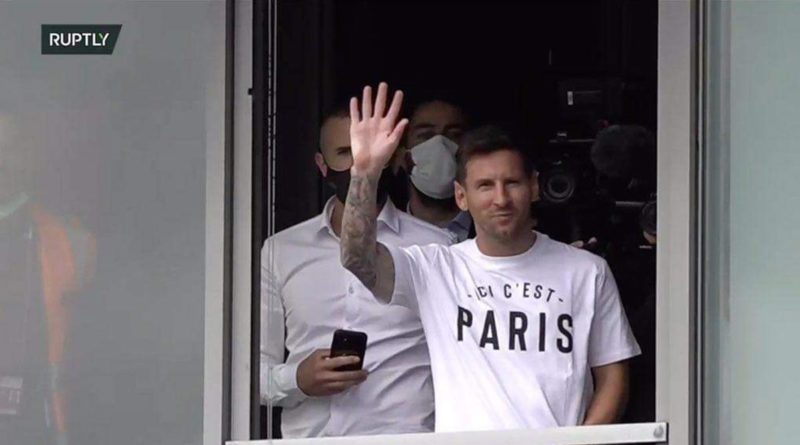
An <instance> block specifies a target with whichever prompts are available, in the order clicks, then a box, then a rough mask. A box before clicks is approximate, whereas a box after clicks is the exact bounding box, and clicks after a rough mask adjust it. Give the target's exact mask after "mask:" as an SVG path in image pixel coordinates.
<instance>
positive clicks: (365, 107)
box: [361, 85, 372, 119]
mask: <svg viewBox="0 0 800 445" xmlns="http://www.w3.org/2000/svg"><path fill="white" fill-rule="evenodd" d="M361 115H362V116H364V119H369V118H371V117H372V87H371V86H369V85H367V86H365V87H364V93H363V95H362V98H361Z"/></svg>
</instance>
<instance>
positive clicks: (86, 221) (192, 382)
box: [0, 1, 225, 445]
mask: <svg viewBox="0 0 800 445" xmlns="http://www.w3.org/2000/svg"><path fill="white" fill-rule="evenodd" d="M224 13H225V3H224V2H223V1H160V2H155V1H147V2H145V1H126V2H55V1H53V2H46V3H42V2H28V1H18V2H1V3H0V109H2V113H0V115H5V116H12V117H11V118H9V119H7V120H13V121H15V122H16V128H17V129H18V132H17V136H18V137H15V139H13V142H10V140H11V139H10V136H9V134H10V132H5V133H0V141H2V142H3V145H1V146H0V147H1V148H0V150H3V152H2V153H3V155H2V156H3V158H0V159H10V158H12V157H14V156H16V157H17V158H22V159H23V161H21V162H19V163H18V164H17V165H22V166H23V167H22V173H23V174H21V175H19V174H17V175H15V176H16V178H15V179H14V180H13V181H14V182H15V183H16V184H24V189H25V191H26V192H27V193H28V194H29V195H30V196H31V197H32V199H33V200H35V202H37V203H39V204H41V205H42V206H43V207H45V208H47V209H48V210H50V211H51V212H53V213H55V214H57V215H59V216H63V217H75V218H77V219H79V220H80V221H81V222H82V223H83V225H84V226H85V227H86V228H87V229H88V230H89V231H90V232H91V233H92V234H93V235H94V236H95V237H96V240H97V259H98V261H97V273H96V276H95V278H94V279H93V280H92V282H91V283H90V284H89V285H88V286H87V287H86V288H84V290H82V291H81V292H80V293H79V294H77V295H74V296H73V297H72V298H71V299H70V300H69V302H68V309H69V310H70V311H71V313H72V314H73V319H74V323H72V326H73V329H71V330H70V332H69V337H68V339H67V345H68V346H67V351H66V357H65V363H64V372H63V380H64V387H65V388H67V392H68V394H69V397H68V402H67V404H66V408H67V418H68V428H69V436H70V443H74V444H86V445H90V444H108V443H114V444H170V445H174V444H189V443H193V444H194V443H200V442H201V441H202V431H203V369H204V368H203V359H204V340H203V338H204V305H203V303H204V292H205V267H206V262H205V258H206V257H205V255H206V251H205V240H206V204H207V203H206V190H205V188H206V168H207V164H206V161H207V153H208V152H209V150H211V151H212V152H213V150H215V147H209V146H208V144H215V146H216V147H218V149H219V150H220V151H221V150H223V147H222V146H221V145H220V144H219V142H220V141H219V139H218V138H217V139H214V140H211V139H210V137H209V136H208V135H209V134H210V132H209V128H207V127H208V121H207V111H208V110H209V108H210V107H212V104H210V103H209V101H210V99H209V98H211V97H219V94H213V95H212V94H209V93H208V92H209V91H212V90H213V91H217V92H220V91H222V89H223V88H224V85H223V79H222V78H220V76H218V75H216V73H218V72H219V68H220V67H221V66H223V64H224V46H223V45H221V44H220V42H224V27H220V26H219V24H220V23H224V20H222V18H224ZM71 23H78V24H122V30H121V32H120V36H119V39H118V41H117V44H116V49H115V51H114V53H113V54H112V55H42V54H41V50H40V32H41V29H40V25H41V24H71ZM212 72H213V74H214V75H210V73H212ZM210 79H211V80H210ZM218 105H219V104H213V107H215V108H214V110H215V111H219V109H218ZM222 118H223V116H222V115H220V116H219V119H220V121H221V119H222ZM216 130H218V129H215V131H216ZM217 133H218V131H217ZM15 152H16V153H17V154H16V155H15V154H14V153H15ZM19 153H24V155H19ZM6 164H8V163H6ZM18 170H19V169H18ZM18 173H19V171H18ZM3 174H4V171H3V170H2V169H0V175H3ZM5 174H6V181H8V183H11V181H12V180H11V179H8V178H10V177H11V176H12V173H9V172H7V171H6V172H5ZM0 183H2V181H0ZM3 184H6V183H3ZM220 254H221V253H220ZM0 255H4V256H6V257H7V258H8V257H10V256H14V255H17V252H11V251H4V252H0ZM3 292H4V291H3V287H2V286H0V296H2V297H7V298H12V296H10V295H3ZM0 323H2V319H0ZM3 360H5V358H4V357H3V356H2V355H0V365H2V361H3ZM0 442H2V440H0Z"/></svg>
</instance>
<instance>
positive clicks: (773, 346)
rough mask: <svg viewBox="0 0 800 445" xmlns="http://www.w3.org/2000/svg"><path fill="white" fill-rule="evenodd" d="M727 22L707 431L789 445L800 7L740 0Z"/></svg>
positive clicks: (796, 277) (794, 425)
mask: <svg viewBox="0 0 800 445" xmlns="http://www.w3.org/2000/svg"><path fill="white" fill-rule="evenodd" d="M723 11H724V8H723ZM729 14H730V16H729V17H730V18H729V22H728V17H727V16H726V14H719V15H718V16H716V17H713V16H712V21H715V24H714V25H713V26H712V28H714V27H716V28H717V29H719V28H720V27H724V26H729V41H727V42H726V41H724V39H725V37H724V35H722V34H714V33H712V35H711V38H712V39H723V41H715V42H712V47H713V48H714V50H713V51H712V53H711V54H710V58H711V59H710V68H711V79H712V82H716V84H715V85H712V87H711V88H710V92H711V93H712V94H711V102H712V105H713V104H714V103H717V104H719V103H723V104H724V103H725V102H726V101H727V102H728V105H727V110H724V109H723V110H722V113H720V111H719V110H716V111H712V121H713V120H715V119H718V118H719V117H720V116H719V115H720V114H724V113H726V112H727V113H729V121H728V122H723V123H722V125H721V126H720V127H719V128H715V129H714V131H712V133H711V134H710V136H711V140H710V141H709V142H710V144H709V145H708V149H709V150H711V151H712V152H715V153H712V156H711V159H712V163H711V164H710V165H709V171H710V173H709V175H710V177H711V179H712V183H714V182H715V181H716V184H721V183H724V182H726V181H727V180H729V189H728V191H727V193H726V191H725V190H722V189H721V188H718V189H716V190H715V191H714V190H712V191H714V193H712V194H711V196H710V201H711V202H709V205H710V206H712V208H713V207H714V206H716V205H717V202H715V201H717V200H720V201H723V202H725V201H727V202H729V208H728V209H727V211H728V212H729V214H728V215H723V214H721V213H720V212H722V211H724V210H720V208H717V213H716V215H713V214H712V221H711V222H713V223H714V224H710V225H709V227H707V231H708V232H709V233H712V234H713V233H714V232H719V231H721V232H723V233H725V236H724V237H722V238H720V240H719V241H718V242H716V243H715V244H714V245H713V246H712V255H713V254H716V255H717V259H718V260H720V261H722V262H725V261H727V264H725V265H724V267H721V268H720V269H718V270H725V269H727V271H728V274H727V275H728V276H727V277H725V276H716V277H712V280H720V281H721V282H720V283H718V286H717V289H716V290H717V292H716V294H714V295H712V296H711V297H712V301H711V303H712V304H711V305H710V306H709V310H710V311H711V313H710V315H711V317H712V324H711V326H710V328H711V329H712V330H713V332H710V340H711V342H712V344H711V345H710V346H711V350H712V351H716V352H714V354H716V355H715V357H714V361H713V362H712V365H711V366H712V367H713V369H711V370H710V372H709V373H708V375H707V378H706V380H707V384H708V385H709V387H710V388H711V394H713V400H712V401H711V402H712V404H716V406H715V407H713V408H712V411H716V413H717V414H720V416H719V419H713V420H715V422H714V423H710V424H709V425H708V427H709V430H711V431H712V433H713V434H718V436H716V437H717V438H719V440H720V443H732V444H741V445H746V444H747V445H749V444H754V443H763V444H773V443H790V442H796V441H797V437H798V436H799V435H800V422H797V419H796V413H797V409H796V406H797V401H798V400H800V380H798V375H800V354H798V338H799V337H800V335H798V333H800V330H799V329H798V321H799V320H800V273H798V271H799V270H800V269H798V265H800V236H799V235H798V233H800V231H798V227H800V208H799V207H798V203H800V200H798V197H799V196H800V119H799V118H798V116H799V113H798V109H799V108H800V52H799V51H798V49H797V42H799V41H800V25H799V24H800V2H798V1H775V0H772V1H734V2H731V3H730V9H729ZM726 22H727V24H726ZM723 34H724V33H723ZM728 63H729V66H727V64H728ZM726 77H727V78H726ZM725 82H728V83H729V91H726V88H720V84H724V83H725ZM721 96H725V97H721ZM720 101H721V102H720ZM713 113H716V114H713ZM719 152H724V154H722V155H720V154H719ZM726 175H729V178H727V180H723V181H720V178H724V177H725V176H726ZM715 218H716V219H715ZM716 224H724V225H725V226H719V225H716ZM727 252H729V257H727V258H726V256H727ZM720 253H723V254H722V255H720ZM712 437H713V436H712Z"/></svg>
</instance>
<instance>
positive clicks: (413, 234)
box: [397, 212, 453, 246]
mask: <svg viewBox="0 0 800 445" xmlns="http://www.w3.org/2000/svg"><path fill="white" fill-rule="evenodd" d="M397 219H398V221H399V223H400V237H401V238H402V239H403V241H404V244H405V245H409V246H411V245H420V246H422V245H427V244H436V245H442V246H448V245H450V244H453V237H452V235H450V233H449V232H448V231H447V230H445V229H442V228H440V227H437V226H435V225H433V224H431V223H429V222H427V221H423V220H421V219H419V218H416V217H414V216H411V215H409V214H407V213H404V212H398V216H397Z"/></svg>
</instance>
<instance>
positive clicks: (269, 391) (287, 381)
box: [259, 241, 307, 408]
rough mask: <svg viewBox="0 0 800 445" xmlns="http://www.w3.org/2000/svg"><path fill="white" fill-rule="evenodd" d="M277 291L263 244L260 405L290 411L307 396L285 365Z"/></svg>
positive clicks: (292, 368)
mask: <svg viewBox="0 0 800 445" xmlns="http://www.w3.org/2000/svg"><path fill="white" fill-rule="evenodd" d="M267 242H268V243H269V241H267ZM280 290H281V282H280V279H279V278H278V272H277V270H276V268H275V260H274V258H273V256H272V254H271V253H270V251H269V248H268V245H267V244H265V245H264V248H263V249H262V251H261V351H260V352H261V354H260V360H259V362H260V370H259V380H260V385H261V403H262V404H264V405H266V404H267V403H271V404H273V405H275V406H282V407H286V408H291V407H293V406H297V405H298V404H299V403H300V402H302V401H303V400H304V399H306V397H307V396H306V395H305V393H303V391H301V390H300V388H298V386H297V365H296V364H295V365H287V364H286V363H284V357H285V355H284V354H285V338H286V324H285V318H284V308H283V298H282V297H281V291H280Z"/></svg>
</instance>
